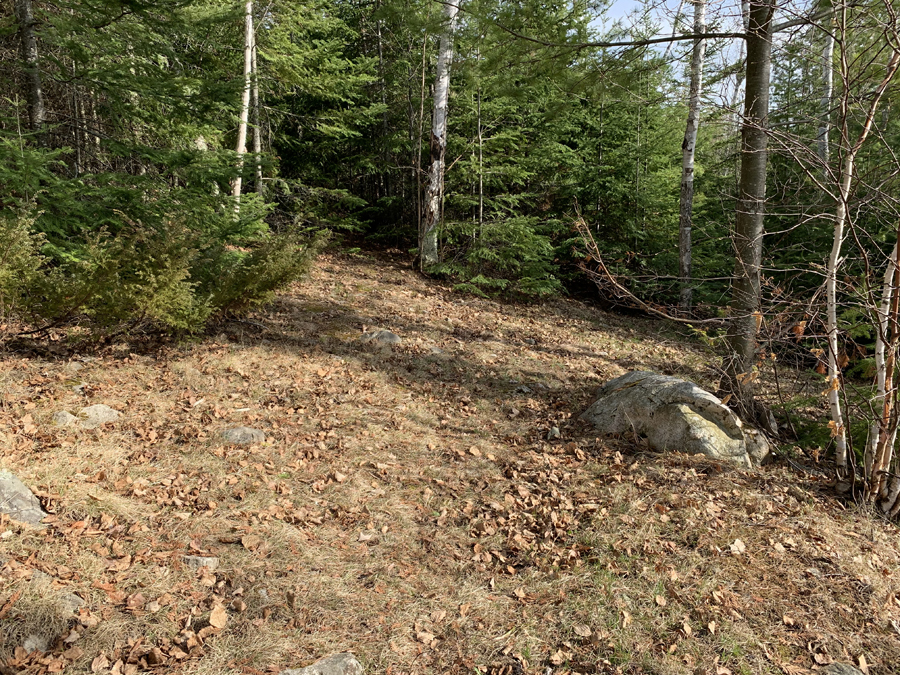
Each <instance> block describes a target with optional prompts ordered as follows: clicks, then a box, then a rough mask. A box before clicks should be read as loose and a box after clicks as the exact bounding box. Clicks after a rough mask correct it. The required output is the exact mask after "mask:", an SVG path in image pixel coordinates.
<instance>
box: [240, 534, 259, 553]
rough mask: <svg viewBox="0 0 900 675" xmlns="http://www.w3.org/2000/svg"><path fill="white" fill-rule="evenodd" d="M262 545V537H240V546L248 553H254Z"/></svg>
mask: <svg viewBox="0 0 900 675" xmlns="http://www.w3.org/2000/svg"><path fill="white" fill-rule="evenodd" d="M262 543H263V540H262V537H259V536H257V535H255V534H245V535H244V536H243V537H241V544H242V545H243V547H244V548H245V549H247V550H248V551H255V550H256V549H258V548H259V547H260V546H262Z"/></svg>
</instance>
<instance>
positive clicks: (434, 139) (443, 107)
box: [419, 2, 459, 271]
mask: <svg viewBox="0 0 900 675" xmlns="http://www.w3.org/2000/svg"><path fill="white" fill-rule="evenodd" d="M458 14H459V4H456V5H454V4H452V3H449V2H448V3H446V4H445V5H444V18H445V20H446V26H445V28H444V32H443V34H442V35H441V41H440V48H439V52H438V61H437V75H436V77H435V80H434V109H433V112H432V122H431V166H430V168H429V170H428V184H427V187H426V189H425V204H424V214H423V216H422V223H421V225H420V228H419V266H420V269H421V270H422V271H424V270H425V269H427V268H428V267H431V266H432V265H435V264H437V263H438V262H440V254H439V251H438V224H439V223H440V219H441V202H442V201H443V195H444V166H445V154H446V151H447V104H448V101H449V96H450V65H451V62H452V61H453V37H454V34H455V32H456V19H457V16H458Z"/></svg>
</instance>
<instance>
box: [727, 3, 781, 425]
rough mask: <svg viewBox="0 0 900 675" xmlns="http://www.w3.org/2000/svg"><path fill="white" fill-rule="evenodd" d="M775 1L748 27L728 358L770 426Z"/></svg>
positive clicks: (751, 410) (738, 385)
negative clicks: (762, 337) (769, 196)
mask: <svg viewBox="0 0 900 675" xmlns="http://www.w3.org/2000/svg"><path fill="white" fill-rule="evenodd" d="M774 13H775V0H751V2H750V21H749V24H748V29H747V40H746V42H747V76H746V85H745V102H744V119H743V121H742V124H741V175H740V185H739V195H738V204H737V214H736V218H735V226H734V249H735V265H734V279H733V281H732V289H731V293H732V295H731V322H730V326H729V329H728V346H729V348H730V351H731V354H730V355H729V357H728V358H727V360H726V364H725V366H726V373H727V376H728V380H729V382H728V385H729V387H730V389H731V393H732V395H733V396H734V397H735V404H736V407H737V408H738V410H739V412H740V413H741V415H742V416H743V417H744V418H745V419H746V420H747V421H748V422H754V423H757V424H760V425H761V426H763V427H764V428H767V429H769V430H770V431H772V429H770V426H771V425H770V424H769V420H768V416H767V415H766V414H765V413H764V412H763V411H761V410H760V408H759V406H758V404H757V402H756V401H755V399H754V389H755V387H754V384H753V382H754V380H755V377H756V375H755V373H754V372H753V368H754V365H755V361H756V351H757V344H756V336H757V333H758V331H759V326H760V322H761V321H762V315H761V313H760V299H761V296H760V267H761V265H762V250H763V234H764V217H765V201H766V164H767V154H768V153H767V151H768V135H767V130H766V125H767V118H768V113H769V80H770V74H771V70H772V16H773V14H774Z"/></svg>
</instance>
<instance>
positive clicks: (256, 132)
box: [250, 30, 265, 197]
mask: <svg viewBox="0 0 900 675" xmlns="http://www.w3.org/2000/svg"><path fill="white" fill-rule="evenodd" d="M250 67H251V69H252V71H253V90H252V92H251V98H252V99H253V161H254V163H255V164H256V185H255V187H256V193H257V194H258V195H259V196H260V197H262V196H263V195H264V194H265V186H264V185H263V173H262V128H261V127H260V126H259V124H260V114H259V69H258V68H257V60H256V31H255V30H254V31H253V54H252V64H251V66H250Z"/></svg>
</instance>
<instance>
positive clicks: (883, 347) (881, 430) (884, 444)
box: [865, 243, 900, 508]
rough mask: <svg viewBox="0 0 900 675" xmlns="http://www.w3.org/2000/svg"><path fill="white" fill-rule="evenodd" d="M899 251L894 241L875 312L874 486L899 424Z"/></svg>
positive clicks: (869, 457)
mask: <svg viewBox="0 0 900 675" xmlns="http://www.w3.org/2000/svg"><path fill="white" fill-rule="evenodd" d="M897 252H898V251H897V244H896V243H895V244H894V248H893V250H892V251H891V255H890V258H889V259H888V264H887V267H886V268H885V271H884V281H883V283H882V288H881V305H880V306H879V307H878V309H877V310H876V313H875V320H876V329H877V333H876V336H875V399H874V401H873V404H874V405H873V409H874V410H875V411H876V418H875V419H874V420H873V421H872V425H871V427H870V428H869V446H868V448H867V449H866V456H865V475H866V476H869V477H870V482H873V486H872V487H873V488H875V489H880V488H881V485H880V484H879V482H880V481H879V480H878V476H877V475H876V474H877V473H878V471H879V470H881V468H882V467H886V466H887V465H889V464H890V460H891V456H890V455H892V454H893V448H894V441H895V440H896V435H897V430H896V427H894V428H892V425H891V407H892V398H891V397H892V396H893V393H894V392H893V388H894V379H893V376H892V373H889V372H888V371H893V370H894V355H893V353H891V354H888V345H890V347H891V350H893V349H894V348H895V345H894V344H893V339H892V337H893V335H892V330H891V314H892V311H891V310H892V308H894V307H896V301H897V299H896V294H897V290H898V289H897V282H898V278H900V269H898V267H897ZM895 482H896V481H895ZM873 496H874V495H873ZM888 499H889V500H890V501H891V505H892V504H893V501H894V500H895V499H896V496H895V497H894V499H891V497H890V496H888ZM888 508H890V506H888Z"/></svg>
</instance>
